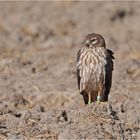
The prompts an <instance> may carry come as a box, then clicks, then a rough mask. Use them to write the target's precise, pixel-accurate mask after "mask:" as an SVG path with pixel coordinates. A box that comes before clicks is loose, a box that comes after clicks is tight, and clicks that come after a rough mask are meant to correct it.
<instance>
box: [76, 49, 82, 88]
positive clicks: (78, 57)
mask: <svg viewBox="0 0 140 140" xmlns="http://www.w3.org/2000/svg"><path fill="white" fill-rule="evenodd" d="M80 55H81V52H80V50H79V51H78V53H77V63H78V61H79V59H80ZM76 75H77V82H78V87H79V89H80V79H81V78H80V73H79V69H78V68H76Z"/></svg>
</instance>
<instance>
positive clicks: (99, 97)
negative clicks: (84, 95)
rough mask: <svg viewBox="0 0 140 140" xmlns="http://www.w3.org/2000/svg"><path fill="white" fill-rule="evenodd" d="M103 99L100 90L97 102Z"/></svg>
mask: <svg viewBox="0 0 140 140" xmlns="http://www.w3.org/2000/svg"><path fill="white" fill-rule="evenodd" d="M100 101H101V96H100V92H99V93H98V96H97V102H100Z"/></svg>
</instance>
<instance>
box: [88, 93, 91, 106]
mask: <svg viewBox="0 0 140 140" xmlns="http://www.w3.org/2000/svg"><path fill="white" fill-rule="evenodd" d="M88 104H91V94H90V93H89V94H88Z"/></svg>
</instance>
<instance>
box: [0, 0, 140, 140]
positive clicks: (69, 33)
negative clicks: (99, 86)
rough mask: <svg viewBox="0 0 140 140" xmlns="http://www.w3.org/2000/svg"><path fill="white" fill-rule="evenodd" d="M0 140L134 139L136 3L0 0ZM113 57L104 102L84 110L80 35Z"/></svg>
mask: <svg viewBox="0 0 140 140" xmlns="http://www.w3.org/2000/svg"><path fill="white" fill-rule="evenodd" d="M0 9H1V10H0V138H1V139H122V140H123V139H140V45H139V44H140V2H133V3H132V2H77V1H71V2H65V1H59V2H0ZM91 32H96V33H100V34H102V35H103V37H104V38H105V40H106V44H107V48H109V49H111V50H112V51H113V52H114V53H115V61H114V72H113V84H112V89H111V92H110V95H109V102H108V103H93V104H91V105H87V106H85V105H84V103H83V99H82V97H81V95H80V94H79V91H78V87H77V81H76V73H75V71H76V68H75V66H76V55H77V51H78V49H79V48H81V46H82V42H83V39H84V37H85V36H86V35H87V34H88V33H91Z"/></svg>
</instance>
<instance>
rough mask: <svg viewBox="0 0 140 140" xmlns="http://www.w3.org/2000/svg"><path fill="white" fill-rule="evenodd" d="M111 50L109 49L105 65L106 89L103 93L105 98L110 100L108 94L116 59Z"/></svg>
mask: <svg viewBox="0 0 140 140" xmlns="http://www.w3.org/2000/svg"><path fill="white" fill-rule="evenodd" d="M113 54H114V53H113V52H112V51H111V50H107V64H106V66H105V71H106V72H105V89H104V94H103V96H104V97H103V100H104V101H108V94H109V92H110V88H111V84H112V71H113V69H114V68H113V60H112V59H115V58H114V56H113Z"/></svg>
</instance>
